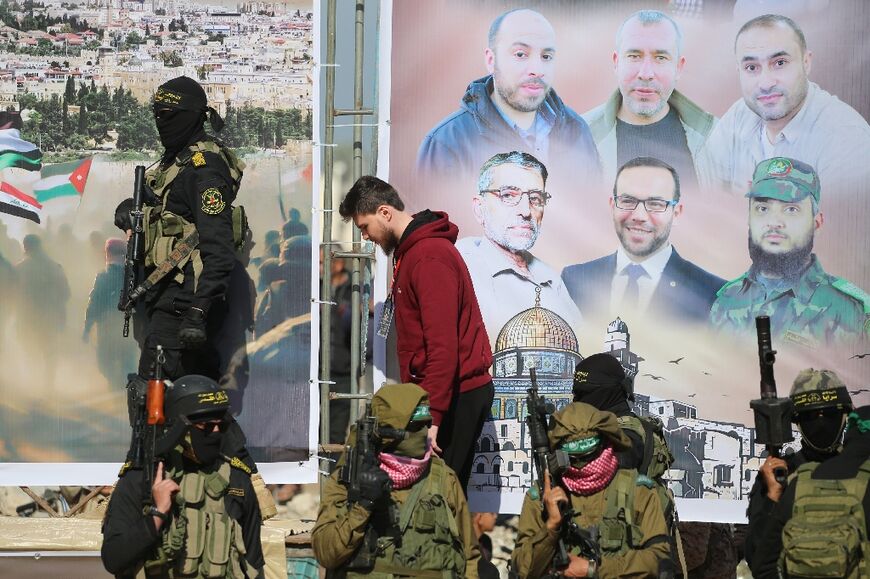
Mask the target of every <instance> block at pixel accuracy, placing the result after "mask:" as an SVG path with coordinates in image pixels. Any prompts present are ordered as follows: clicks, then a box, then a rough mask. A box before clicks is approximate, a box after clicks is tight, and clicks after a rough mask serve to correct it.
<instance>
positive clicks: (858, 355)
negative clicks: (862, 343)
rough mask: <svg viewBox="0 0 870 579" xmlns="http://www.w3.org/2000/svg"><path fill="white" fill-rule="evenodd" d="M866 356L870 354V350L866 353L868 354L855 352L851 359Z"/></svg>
mask: <svg viewBox="0 0 870 579" xmlns="http://www.w3.org/2000/svg"><path fill="white" fill-rule="evenodd" d="M865 356H870V352H868V353H866V354H855V355H854V356H849V359H850V360H852V359H854V358H861V359H864V357H865Z"/></svg>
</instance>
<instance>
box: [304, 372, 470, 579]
mask: <svg viewBox="0 0 870 579" xmlns="http://www.w3.org/2000/svg"><path fill="white" fill-rule="evenodd" d="M421 407H424V408H425V409H426V410H425V414H426V416H425V418H419V417H418V416H417V409H419V408H421ZM371 408H372V414H373V415H374V416H376V417H377V419H378V425H379V426H382V427H388V428H400V429H405V428H409V427H410V426H411V423H412V422H415V421H418V422H419V421H421V420H422V421H423V422H426V424H427V425H428V424H431V416H430V415H429V413H428V412H429V411H428V408H429V396H428V394H427V393H426V391H425V390H423V389H422V388H421V387H420V386H417V385H416V384H390V385H387V386H383V387H381V388H380V389H379V390H378V392H377V393H376V394H375V395H374V396H373V397H372V406H371ZM426 432H427V429H426V428H425V427H424V428H422V429H414V430H413V431H410V430H409V434H408V437H407V439H406V440H405V441H404V442H402V443H400V444H399V446H398V447H396V448H395V449H391V450H388V449H389V448H390V447H389V446H385V447H384V449H383V450H384V452H390V453H394V454H396V455H401V456H406V457H410V458H418V459H419V458H420V457H421V456H428V454H427V455H424V451H425V450H426V449H427V448H428V445H427V443H426ZM355 443H356V427H355V426H354V427H351V432H350V434H349V435H348V439H347V445H348V446H353V445H354V444H355ZM412 449H416V450H412ZM346 457H347V455H346V454H345V455H343V456H342V458H341V459H340V460H339V467H341V466H343V464H344V461H345V460H346ZM429 461H430V462H429V466H428V467H427V468H426V470H425V472H424V473H423V475H422V476H421V477H420V478H419V479H418V480H417V481H415V482H414V483H413V484H412V485H411V486H410V487H407V488H401V489H399V488H392V485H390V487H391V488H390V490H389V492H388V493H387V496H386V497H385V498H386V500H385V501H378V502H377V503H375V504H372V505H368V506H366V504H365V501H363V500H360V499H356V500H349V499H350V497H349V496H348V488H347V486H345V485H344V484H342V483H341V482H340V480H339V479H340V472H341V469H340V468H339V469H336V471H335V472H334V473H333V474H332V476H330V477H329V478H327V479H325V480H324V484H323V491H322V497H321V501H320V509H319V511H318V513H317V523H316V524H315V525H314V528H313V529H312V531H311V546H312V549H313V550H314V555H315V557H316V558H317V561H318V562H319V563H320V564H321V565H323V566H324V567H325V568H326V569H327V577H346V578H353V577H361V576H365V577H371V578H374V579H389V578H399V577H439V578H441V577H465V578H468V579H477V577H478V564H479V560H480V549H479V547H478V543H477V540H476V539H475V535H474V529H473V527H472V523H471V513H470V511H469V510H468V503H467V502H466V500H465V494H464V493H463V491H462V486H461V485H460V484H459V480H458V479H457V478H456V474H455V473H454V472H453V470H451V469H450V468H449V467H448V466H447V465H446V464H445V463H444V461H443V460H441V459H440V458H438V457H437V456H431V458H430V459H429ZM394 507H395V508H394ZM397 519H398V520H397ZM369 528H372V529H374V530H375V534H376V535H377V547H378V548H377V551H376V555H375V557H376V560H375V562H374V567H373V568H371V569H360V568H359V566H358V565H355V563H354V558H355V555H356V554H357V553H359V552H360V551H361V549H364V548H365V545H364V542H365V540H366V534H367V531H368V529H369ZM399 529H401V531H400V532H399V533H398V535H397V531H399ZM397 537H398V538H397ZM457 567H458V568H459V569H457Z"/></svg>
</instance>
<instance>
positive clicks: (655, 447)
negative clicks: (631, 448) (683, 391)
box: [617, 415, 675, 531]
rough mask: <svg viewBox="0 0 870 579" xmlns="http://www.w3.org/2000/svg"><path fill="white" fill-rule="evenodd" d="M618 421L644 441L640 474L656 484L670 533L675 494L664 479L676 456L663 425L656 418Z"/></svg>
mask: <svg viewBox="0 0 870 579" xmlns="http://www.w3.org/2000/svg"><path fill="white" fill-rule="evenodd" d="M617 421H618V422H619V427H620V428H622V429H623V430H631V431H632V432H635V433H637V435H638V436H640V438H641V440H643V459H642V460H641V464H640V466H638V467H637V472H638V474H640V475H643V476H647V477H649V478H650V480H652V482H653V483H655V491H656V494H657V495H658V497H659V502H660V503H661V505H662V510H663V511H664V514H665V522H666V523H667V524H668V530H669V531H672V530H673V529H672V527H673V526H674V518H675V507H674V495H673V493H671V490H670V489H669V488H668V485H667V484H665V482H664V480H663V479H662V476H664V474H665V473H666V472H667V471H668V469H670V468H671V465H672V464H673V463H674V455H673V454H671V450H670V449H669V448H668V443H667V441H666V440H665V435H664V428H663V425H662V423H661V421H660V420H658V419H657V418H655V417H650V418H647V417H644V418H640V417H638V416H633V415H627V416H619V417H618V418H617Z"/></svg>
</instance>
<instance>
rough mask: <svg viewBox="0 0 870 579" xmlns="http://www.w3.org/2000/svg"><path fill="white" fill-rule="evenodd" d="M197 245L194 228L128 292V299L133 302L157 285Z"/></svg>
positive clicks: (196, 233) (196, 232)
mask: <svg viewBox="0 0 870 579" xmlns="http://www.w3.org/2000/svg"><path fill="white" fill-rule="evenodd" d="M198 245H199V232H198V231H196V230H195V229H194V230H193V231H192V232H191V233H190V235H188V236H187V237H185V238H184V239H182V240H181V241H179V242H178V243H177V244H175V247H174V248H173V249H172V252H171V253H170V254H169V257H167V258H166V259H165V260H163V262H161V263H160V265H158V266H157V267H156V268H154V271H152V272H151V275H149V276H148V277H147V278H146V279H145V281H143V282H142V283H141V284H139V287H137V288H136V289H134V290H133V291H132V292H131V293H130V301H131V302H134V301H136V300H137V299H139V298H140V297H142V296H143V295H145V292H147V291H148V290H150V289H151V288H152V287H154V286H155V285H157V283H158V282H159V281H160V280H162V279H163V278H164V277H166V276H167V275H168V274H169V272H171V271H172V270H173V269H175V268H176V267H177V266H178V264H179V263H181V262H182V261H184V260H185V259H187V258H188V257H189V256H190V254H192V253H193V251H194V250H195V249H196V247H197V246H198Z"/></svg>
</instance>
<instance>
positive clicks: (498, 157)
mask: <svg viewBox="0 0 870 579" xmlns="http://www.w3.org/2000/svg"><path fill="white" fill-rule="evenodd" d="M500 165H519V166H520V167H523V168H525V169H531V170H532V171H535V172H536V173H538V175H540V176H541V180H542V181H543V184H544V189H546V187H547V168H546V167H545V166H544V164H543V163H541V162H540V161H538V159H536V158H535V157H534V156H532V155H530V154H528V153H524V152H522V151H511V152H510V153H496V154H495V155H493V156H492V157H490V158H489V160H487V161H486V163H484V164H483V166H482V167H481V168H480V175H479V177H478V179H477V190H478V191H485V190H486V189H489V187H490V186H491V185H492V170H493V169H494V168H495V167H498V166H500Z"/></svg>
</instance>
